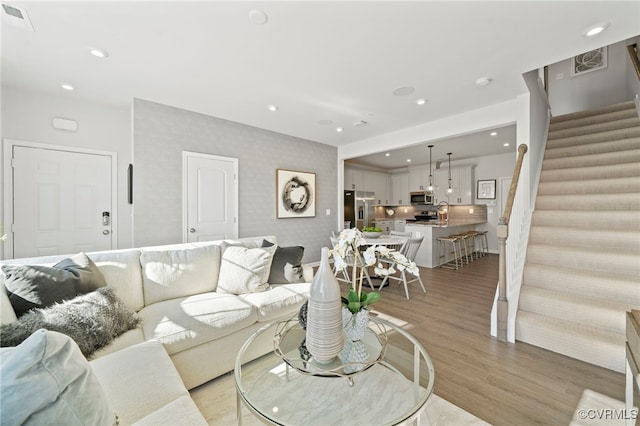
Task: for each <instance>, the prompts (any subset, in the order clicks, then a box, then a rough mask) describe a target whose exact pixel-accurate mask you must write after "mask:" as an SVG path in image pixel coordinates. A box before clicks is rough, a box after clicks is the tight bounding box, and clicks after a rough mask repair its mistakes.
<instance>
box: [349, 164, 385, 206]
mask: <svg viewBox="0 0 640 426" xmlns="http://www.w3.org/2000/svg"><path fill="white" fill-rule="evenodd" d="M344 189H345V190H356V191H368V192H374V193H375V194H376V200H375V204H392V203H391V176H390V175H388V174H387V173H380V172H374V171H368V170H360V169H351V168H346V167H345V169H344Z"/></svg>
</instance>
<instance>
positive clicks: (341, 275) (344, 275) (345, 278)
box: [329, 236, 375, 290]
mask: <svg viewBox="0 0 640 426" xmlns="http://www.w3.org/2000/svg"><path fill="white" fill-rule="evenodd" d="M329 239H330V240H331V247H335V246H336V245H337V244H338V237H333V236H331V237H329ZM353 259H354V256H353V254H350V255H348V256H347V257H346V259H344V262H345V263H346V264H347V267H346V268H345V269H343V270H342V271H338V270H337V269H336V267H335V262H334V264H333V266H332V269H333V274H334V275H335V277H336V279H337V280H338V281H342V282H345V283H347V284H349V286H350V287H351V286H352V285H354V283H353V280H352V279H351V275H350V274H349V268H351V272H353V264H354V262H353ZM363 266H364V257H363V256H362V254H358V267H359V268H360V267H363ZM362 269H363V270H364V277H365V278H366V280H367V283H369V288H370V289H372V290H374V289H375V287H374V286H373V283H372V282H371V277H370V276H369V271H368V268H367V267H364V268H362ZM356 274H357V277H356V279H359V278H360V272H359V271H356Z"/></svg>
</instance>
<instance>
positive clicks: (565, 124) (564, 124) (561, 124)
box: [549, 107, 638, 131]
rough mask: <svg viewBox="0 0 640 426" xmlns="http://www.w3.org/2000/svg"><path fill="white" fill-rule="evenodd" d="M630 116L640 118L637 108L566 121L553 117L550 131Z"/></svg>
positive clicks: (607, 121)
mask: <svg viewBox="0 0 640 426" xmlns="http://www.w3.org/2000/svg"><path fill="white" fill-rule="evenodd" d="M628 118H638V113H637V112H636V110H635V108H633V107H632V108H628V109H624V110H621V111H613V112H610V113H607V114H597V115H592V116H589V117H582V118H576V119H573V120H566V121H555V120H554V119H551V124H550V126H549V130H550V131H558V130H564V129H570V128H575V127H581V126H588V125H590V124H598V123H609V122H611V121H615V120H624V119H628Z"/></svg>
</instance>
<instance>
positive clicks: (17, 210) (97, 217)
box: [12, 146, 113, 258]
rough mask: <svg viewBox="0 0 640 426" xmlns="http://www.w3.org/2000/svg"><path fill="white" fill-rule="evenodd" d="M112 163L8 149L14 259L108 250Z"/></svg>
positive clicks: (104, 159)
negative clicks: (11, 177)
mask: <svg viewBox="0 0 640 426" xmlns="http://www.w3.org/2000/svg"><path fill="white" fill-rule="evenodd" d="M111 161H112V158H111V157H110V156H108V155H97V154H87V153H79V152H70V151H61V150H55V149H43V148H34V147H26V146H14V147H13V162H12V164H13V257H14V258H20V257H32V256H45V255H55V254H67V253H76V252H80V251H85V252H87V251H97V250H109V249H111V248H112V245H113V233H112V226H111V224H112V220H113V218H112V216H111V215H112V205H111V203H112V187H111V185H112V176H111V173H112V164H111Z"/></svg>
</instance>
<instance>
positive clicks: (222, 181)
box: [182, 151, 238, 243]
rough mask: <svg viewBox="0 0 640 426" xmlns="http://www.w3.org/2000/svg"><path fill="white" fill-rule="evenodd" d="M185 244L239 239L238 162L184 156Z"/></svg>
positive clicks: (199, 156) (196, 155) (186, 154)
mask: <svg viewBox="0 0 640 426" xmlns="http://www.w3.org/2000/svg"><path fill="white" fill-rule="evenodd" d="M182 170H183V188H182V194H183V195H182V197H183V200H182V205H183V242H189V243H192V242H199V241H215V240H224V239H229V238H238V178H237V177H238V159H237V158H229V157H220V156H217V155H209V154H201V153H197V152H187V151H184V152H183V153H182Z"/></svg>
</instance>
